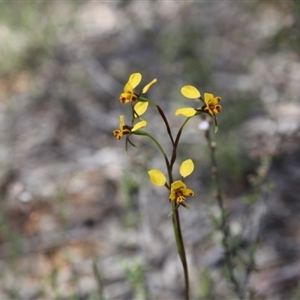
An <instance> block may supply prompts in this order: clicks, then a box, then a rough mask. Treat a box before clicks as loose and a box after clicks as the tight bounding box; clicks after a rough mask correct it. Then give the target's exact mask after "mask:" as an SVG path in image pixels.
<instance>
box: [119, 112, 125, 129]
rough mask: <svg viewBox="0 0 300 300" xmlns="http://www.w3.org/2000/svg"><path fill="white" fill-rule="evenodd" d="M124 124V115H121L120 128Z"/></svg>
mask: <svg viewBox="0 0 300 300" xmlns="http://www.w3.org/2000/svg"><path fill="white" fill-rule="evenodd" d="M124 125H125V117H124V116H123V115H121V116H120V129H121V130H122V129H123V126H124Z"/></svg>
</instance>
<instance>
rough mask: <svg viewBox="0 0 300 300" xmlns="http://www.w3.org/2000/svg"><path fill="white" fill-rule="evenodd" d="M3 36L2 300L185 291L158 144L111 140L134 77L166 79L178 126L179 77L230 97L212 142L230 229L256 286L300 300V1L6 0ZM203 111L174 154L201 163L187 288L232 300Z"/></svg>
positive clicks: (186, 223) (157, 93) (156, 93)
mask: <svg viewBox="0 0 300 300" xmlns="http://www.w3.org/2000/svg"><path fill="white" fill-rule="evenodd" d="M0 41H1V42H0V170H1V171H0V192H1V193H0V197H1V199H0V206H1V209H0V259H1V263H0V299H3V300H6V299H17V300H19V299H20V300H35V299H70V300H71V299H74V300H75V299H76V300H77V299H78V300H79V299H82V300H83V299H88V300H94V299H138V300H140V299H141V300H142V299H182V298H183V292H184V286H183V278H182V269H181V265H180V261H179V258H178V255H177V250H176V245H175V241H174V236H173V229H172V224H171V219H170V218H169V217H167V216H168V214H169V212H170V204H169V202H168V200H167V197H168V195H167V193H166V190H164V189H163V188H162V189H159V188H154V187H152V186H151V184H150V181H149V179H148V175H147V170H149V169H151V168H155V167H158V166H160V165H161V162H162V160H161V158H160V156H159V153H157V151H156V149H155V148H154V147H153V145H151V143H149V141H147V140H145V139H143V138H139V137H134V141H135V142H136V144H138V145H139V148H137V149H134V148H130V149H129V151H128V155H125V145H124V140H120V141H117V140H115V139H114V137H113V135H112V131H113V130H114V129H117V128H118V125H119V115H120V114H121V113H124V114H125V115H126V108H127V107H126V106H124V105H121V104H120V103H119V101H118V98H119V94H120V93H121V92H122V90H123V86H124V84H125V83H126V81H127V79H128V76H129V75H130V74H131V73H134V72H140V73H142V74H143V79H144V80H145V81H144V82H145V83H147V82H148V81H150V80H151V79H153V78H154V77H156V78H157V79H158V83H157V84H156V85H155V86H154V87H153V88H152V90H151V91H150V93H149V97H151V98H153V99H154V100H156V101H157V102H159V103H160V104H161V106H162V108H163V109H164V111H165V112H166V115H167V116H168V117H169V120H170V123H171V127H172V130H174V132H176V130H177V129H178V128H179V126H180V125H181V123H182V121H183V119H181V117H175V116H174V111H175V109H176V108H179V107H182V106H189V105H190V102H188V100H186V99H185V98H183V97H182V95H181V94H180V88H181V87H182V86H183V85H186V84H192V85H195V86H197V87H198V88H199V89H200V91H201V93H202V94H203V93H204V92H211V93H214V94H215V95H220V96H221V97H222V105H223V111H222V113H221V114H220V116H219V118H218V123H219V132H218V133H217V134H216V135H214V136H213V139H214V140H215V141H216V142H217V156H218V157H217V158H218V161H219V167H220V176H221V181H222V188H223V191H224V194H225V199H226V201H225V204H226V207H227V208H228V210H229V211H230V226H231V230H232V234H233V235H234V234H235V235H237V236H238V237H239V238H240V239H241V241H244V242H243V243H241V244H246V245H247V243H248V242H249V241H250V242H251V241H252V242H253V241H257V244H258V245H257V250H256V254H255V258H256V264H257V270H256V271H255V272H253V273H252V274H250V275H251V276H250V278H248V279H249V285H250V286H252V287H253V288H254V289H255V291H256V293H255V295H256V296H255V297H256V298H255V299H269V300H277V299H299V297H300V287H299V279H300V257H299V253H300V251H299V250H300V230H299V228H300V221H299V220H300V218H299V214H300V196H299V195H300V143H299V142H300V135H299V120H300V103H299V95H300V59H299V58H300V54H299V53H300V52H299V51H300V3H299V1H297V0H295V1H286V0H284V1H280V0H274V1H267V0H265V1H263V0H260V1H259V0H257V1H158V0H157V1H155V0H153V1H150V0H149V1H133V0H132V1H131V0H123V1H122V0H116V1H75V0H74V1H71V0H70V1H19V2H15V1H2V2H1V3H0ZM145 117H146V118H147V120H148V121H149V131H150V132H155V133H156V134H157V135H156V136H157V138H158V139H159V140H160V141H161V142H162V144H163V145H164V147H169V146H168V139H167V136H166V131H165V128H164V127H163V123H162V122H161V120H160V119H159V117H158V116H157V114H156V112H155V111H154V110H151V109H149V111H148V112H147V114H146V116H145ZM199 121H200V119H199V120H196V118H194V119H192V120H191V121H190V122H189V124H188V125H187V127H186V130H185V132H184V134H183V136H182V144H181V146H180V151H179V152H180V157H179V158H178V163H180V162H181V161H182V160H184V159H187V158H192V159H193V160H194V161H195V163H196V165H197V169H196V170H197V171H196V172H195V173H194V174H193V175H192V176H190V177H189V178H188V182H189V186H191V188H193V189H194V190H195V197H193V199H189V200H188V202H189V206H190V207H191V209H190V210H184V209H182V210H181V215H182V229H183V236H184V240H185V243H186V248H187V249H186V252H187V256H188V261H189V266H190V280H191V294H192V299H216V300H217V299H234V297H233V295H232V294H230V291H229V288H228V285H227V284H226V282H225V280H224V278H223V277H222V275H221V272H220V268H221V267H220V265H221V264H222V249H221V246H220V240H221V238H220V234H219V233H218V232H216V230H215V229H214V226H213V222H212V219H213V217H214V216H215V215H217V214H218V210H217V206H216V203H215V199H214V196H213V194H214V186H213V184H212V180H211V178H210V160H209V152H208V147H207V144H206V140H205V138H204V136H203V132H201V131H199V130H198V123H199ZM224 295H226V296H224Z"/></svg>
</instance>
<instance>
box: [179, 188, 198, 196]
mask: <svg viewBox="0 0 300 300" xmlns="http://www.w3.org/2000/svg"><path fill="white" fill-rule="evenodd" d="M182 194H183V195H184V196H194V194H195V193H194V191H193V190H191V189H183V190H182Z"/></svg>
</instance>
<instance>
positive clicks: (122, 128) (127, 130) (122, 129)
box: [113, 115, 147, 140]
mask: <svg viewBox="0 0 300 300" xmlns="http://www.w3.org/2000/svg"><path fill="white" fill-rule="evenodd" d="M146 125H147V122H146V121H140V122H138V123H136V124H135V125H134V126H133V127H132V126H128V125H126V124H125V117H124V116H123V115H121V116H120V125H119V129H118V130H114V131H113V134H114V137H115V138H116V139H117V140H119V139H121V137H122V136H123V135H126V134H131V133H133V132H135V131H137V130H138V129H140V128H143V127H145V126H146Z"/></svg>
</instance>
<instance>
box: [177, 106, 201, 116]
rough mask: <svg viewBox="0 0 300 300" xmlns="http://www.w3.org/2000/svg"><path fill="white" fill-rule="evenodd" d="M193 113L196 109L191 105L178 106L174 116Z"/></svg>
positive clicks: (192, 114)
mask: <svg viewBox="0 0 300 300" xmlns="http://www.w3.org/2000/svg"><path fill="white" fill-rule="evenodd" d="M195 114H196V110H195V108H192V107H182V108H178V109H177V110H176V111H175V115H176V116H178V115H183V116H185V117H192V116H194V115H195Z"/></svg>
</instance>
